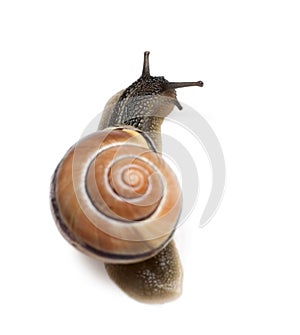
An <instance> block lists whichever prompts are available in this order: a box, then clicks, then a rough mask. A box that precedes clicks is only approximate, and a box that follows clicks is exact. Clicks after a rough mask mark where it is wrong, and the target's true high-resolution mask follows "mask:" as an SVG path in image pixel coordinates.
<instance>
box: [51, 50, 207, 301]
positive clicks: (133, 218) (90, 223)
mask: <svg viewBox="0 0 300 335" xmlns="http://www.w3.org/2000/svg"><path fill="white" fill-rule="evenodd" d="M187 86H200V87H201V86H203V83H202V82H201V81H198V82H179V83H175V82H169V81H167V80H166V79H165V78H164V77H153V76H151V75H150V69H149V52H148V51H146V52H145V53H144V64H143V71H142V75H141V77H140V78H139V79H138V80H137V81H135V82H134V83H133V84H132V85H130V86H129V87H128V88H127V89H125V90H123V91H120V92H119V93H117V94H115V95H114V96H113V97H112V98H111V99H110V100H109V101H108V102H107V104H106V105H105V107H104V111H103V113H102V117H101V120H100V123H99V127H98V130H97V131H96V132H94V133H92V134H90V135H88V136H86V137H84V138H82V139H80V140H79V141H78V142H77V143H76V144H75V145H73V146H72V147H71V148H70V149H69V150H68V151H67V153H66V154H65V156H64V157H63V158H62V160H61V162H60V163H59V164H58V166H57V168H56V170H55V172H54V175H53V177H52V181H51V209H52V214H53V217H54V219H55V221H56V224H57V227H58V229H59V231H60V232H61V233H62V235H63V236H64V237H65V238H66V240H67V241H68V242H70V243H71V244H72V245H73V246H74V247H76V248H77V249H79V250H80V251H82V252H84V253H85V254H87V255H90V256H93V257H96V258H98V259H100V260H101V261H103V262H104V264H105V269H106V271H107V273H108V275H109V277H110V278H111V279H112V280H113V281H114V282H115V283H116V284H117V285H118V286H119V287H120V288H121V289H122V290H123V291H125V293H127V294H128V295H129V296H131V297H133V298H135V299H137V300H139V301H142V302H148V303H162V302H167V301H170V300H173V299H175V298H177V297H178V296H179V295H180V294H181V287H182V267H181V263H180V259H179V255H178V252H177V249H176V247H175V243H174V242H173V240H172V238H173V235H174V231H175V229H176V225H177V223H178V220H179V217H180V212H181V206H182V194H181V189H180V185H179V182H178V179H177V176H176V174H175V173H174V172H173V171H172V169H171V168H170V167H169V165H168V164H167V163H166V161H165V160H164V159H163V157H162V154H161V148H162V143H161V133H160V128H161V124H162V122H163V120H164V118H165V117H166V116H167V115H168V114H169V113H171V111H172V109H173V108H174V106H177V107H178V108H179V109H181V108H182V107H181V105H180V103H179V101H178V100H177V99H176V91H175V89H176V88H180V87H187Z"/></svg>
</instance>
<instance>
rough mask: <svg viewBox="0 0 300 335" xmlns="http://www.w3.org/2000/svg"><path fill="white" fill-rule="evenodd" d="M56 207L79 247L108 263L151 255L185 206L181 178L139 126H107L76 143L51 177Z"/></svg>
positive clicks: (64, 227)
mask: <svg viewBox="0 0 300 335" xmlns="http://www.w3.org/2000/svg"><path fill="white" fill-rule="evenodd" d="M51 199H52V210H53V214H54V217H55V219H56V222H57V224H58V227H59V229H60V230H61V232H62V234H63V235H64V236H65V237H66V238H67V239H68V240H69V241H70V242H71V243H72V244H73V245H74V246H75V247H77V248H78V249H80V250H81V251H84V252H85V253H88V254H91V255H93V256H96V257H99V258H101V259H102V260H104V261H105V262H109V263H131V262H138V261H140V260H143V259H147V258H149V257H152V256H153V255H155V254H156V253H158V252H159V251H160V250H161V249H162V248H163V247H164V246H165V245H166V244H167V243H168V242H169V240H170V238H171V236H172V234H173V232H174V229H175V227H176V223H177V220H178V217H179V215H180V210H181V200H182V199H181V191H180V186H179V184H178V181H177V178H176V176H175V174H174V172H173V171H172V170H171V168H170V167H169V166H168V165H167V164H166V162H165V161H164V160H163V158H162V156H161V155H160V154H158V153H156V152H154V151H153V147H151V140H149V139H148V138H147V137H145V136H144V135H142V134H141V133H140V132H137V131H134V130H131V129H125V128H107V129H105V130H102V131H98V132H96V133H93V134H91V135H89V136H87V137H85V138H83V139H82V140H80V141H79V142H78V143H77V144H76V145H74V146H73V147H72V148H71V149H70V150H69V151H68V152H67V154H66V155H65V157H64V158H63V159H62V161H61V162H60V164H59V166H58V167H57V169H56V171H55V173H54V176H53V181H52V192H51Z"/></svg>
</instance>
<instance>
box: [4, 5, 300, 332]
mask: <svg viewBox="0 0 300 335" xmlns="http://www.w3.org/2000/svg"><path fill="white" fill-rule="evenodd" d="M299 31H300V21H299V9H298V2H297V1H292V0H285V1H274V0H273V1H267V0H259V1H258V0H252V1H234V0H228V1H218V0H211V1H190V0H185V1H176V0H173V1H156V0H152V1H147V2H144V1H131V0H127V1H109V2H108V1H107V2H104V1H103V2H100V1H63V0H60V1H55V0H52V1H32V0H31V1H1V4H0V48H1V50H0V111H1V114H0V115H1V131H0V135H1V156H2V158H1V192H0V194H1V242H0V248H1V253H0V255H1V277H0V278H1V287H0V291H1V292H0V308H1V313H0V315H1V321H0V332H1V334H74V335H75V334H89V335H92V334H107V333H109V334H118V333H121V332H122V333H123V334H132V335H133V334H144V335H147V334H164V333H175V332H176V333H177V332H178V333H181V334H184V333H185V334H187V333H188V334H205V335H208V334H230V335H232V334H299V332H300V318H299V316H300V288H299V286H300V271H299V268H300V241H299V240H300V228H299V224H300V220H299V219H300V215H299V189H300V179H299V170H300V164H299V142H300V135H299V126H300V123H299V120H300V119H299V115H300V108H299V107H300V102H299V100H300V99H299V92H300V84H299V81H300V66H299V62H300V52H299ZM145 50H150V51H151V56H150V57H151V58H150V61H151V72H152V74H154V75H164V76H165V77H166V78H167V79H169V80H170V81H175V80H178V81H180V80H182V81H183V80H184V81H185V80H203V81H204V82H205V87H204V88H202V89H199V88H197V87H195V88H189V89H187V88H186V89H182V90H180V91H179V90H178V97H179V99H180V100H181V101H183V102H185V103H187V104H189V105H190V106H193V107H194V108H195V109H196V110H198V111H199V112H200V113H201V114H202V115H203V117H205V118H206V120H207V121H208V122H209V123H210V125H211V126H212V128H213V129H214V131H215V133H216V134H217V136H218V138H219V140H220V142H221V144H222V147H223V150H224V155H225V159H226V167H227V179H226V192H225V195H224V198H223V202H222V205H221V207H220V209H219V211H218V213H217V214H216V216H215V217H214V218H213V220H212V221H211V222H210V223H209V224H208V225H207V226H206V227H204V228H202V229H200V228H199V227H198V220H199V218H200V215H201V213H199V208H202V207H203V206H204V204H205V200H203V199H204V198H205V197H207V196H208V193H207V194H205V195H204V196H203V199H202V198H201V197H200V200H201V199H202V200H203V202H202V200H201V201H200V204H199V207H198V211H197V210H196V212H195V213H194V214H193V215H192V216H191V218H190V221H189V222H188V223H187V224H186V225H185V226H184V227H183V228H182V229H179V230H178V231H177V233H176V240H177V244H178V246H179V249H180V254H181V257H182V261H183V266H184V271H185V272H184V288H183V294H182V296H181V298H180V299H178V300H177V301H175V302H172V303H169V304H164V305H154V306H153V305H144V304H140V303H137V302H136V301H134V300H132V299H130V298H128V297H127V296H126V295H125V294H123V293H122V292H121V291H120V290H119V289H118V288H117V287H116V286H115V285H114V284H113V283H112V282H111V281H110V280H109V279H108V278H107V275H106V273H105V271H104V269H103V266H102V265H101V264H99V263H98V262H96V261H93V260H90V259H88V258H87V257H85V256H84V255H81V254H79V252H77V251H76V250H74V249H73V248H72V247H71V246H69V245H68V244H67V243H66V242H65V241H64V239H63V238H62V237H61V236H60V234H59V233H58V231H57V229H56V227H55V224H54V222H53V219H52V216H51V213H50V209H49V199H48V198H49V183H50V178H51V175H52V173H53V170H54V169H55V167H56V165H57V163H58V162H59V160H60V158H61V157H62V156H63V154H64V153H65V151H66V150H67V149H68V148H69V146H70V145H72V144H73V143H74V142H76V140H77V139H78V138H79V136H80V134H81V132H82V131H83V129H84V128H85V126H86V125H87V124H88V123H89V122H90V120H91V119H93V118H94V117H95V116H96V115H97V114H98V113H99V112H100V111H101V109H102V107H103V105H104V104H105V102H106V101H107V99H108V98H109V97H110V96H111V95H112V94H114V93H115V92H117V91H119V90H120V89H122V88H124V87H127V86H128V85H129V84H130V83H131V82H133V81H134V80H136V79H137V78H138V77H139V75H140V73H141V66H142V55H143V51H145ZM203 157H204V159H205V156H203ZM203 164H204V165H205V164H208V163H207V162H203Z"/></svg>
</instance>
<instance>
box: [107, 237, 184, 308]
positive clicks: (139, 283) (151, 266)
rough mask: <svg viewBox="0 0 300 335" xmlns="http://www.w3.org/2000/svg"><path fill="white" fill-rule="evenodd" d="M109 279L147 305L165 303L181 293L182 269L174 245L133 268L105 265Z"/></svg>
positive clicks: (169, 245)
mask: <svg viewBox="0 0 300 335" xmlns="http://www.w3.org/2000/svg"><path fill="white" fill-rule="evenodd" d="M105 269H106V271H107V273H108V274H109V277H110V278H111V279H112V280H113V281H114V282H115V283H116V284H117V285H118V286H119V287H120V288H121V289H122V290H123V291H124V292H126V293H127V294H128V295H129V296H130V297H132V298H134V299H136V300H138V301H140V302H146V303H152V304H157V303H165V302H168V301H171V300H174V299H176V298H177V297H178V296H179V295H180V294H181V290H182V267H181V263H180V259H179V255H178V252H177V249H176V246H175V243H174V241H171V242H170V243H169V244H168V245H167V246H166V247H165V248H164V249H163V250H162V251H161V252H160V253H159V254H157V255H156V256H154V257H152V258H150V259H148V260H146V261H143V262H140V263H133V264H105Z"/></svg>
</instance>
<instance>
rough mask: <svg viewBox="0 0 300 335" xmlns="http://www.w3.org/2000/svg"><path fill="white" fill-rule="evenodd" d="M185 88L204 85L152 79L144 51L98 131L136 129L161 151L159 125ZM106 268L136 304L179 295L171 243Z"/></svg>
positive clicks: (176, 263)
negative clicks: (137, 71)
mask: <svg viewBox="0 0 300 335" xmlns="http://www.w3.org/2000/svg"><path fill="white" fill-rule="evenodd" d="M186 86H203V83H202V82H201V81H199V82H184V83H170V82H168V81H167V80H166V79H165V78H164V77H152V76H151V75H150V71H149V52H147V51H146V52H145V54H144V67H143V73H142V76H141V77H140V78H139V79H138V80H137V81H135V82H134V83H133V84H131V85H130V86H129V87H128V88H127V89H125V90H123V91H121V92H119V93H117V94H116V95H114V96H113V97H112V98H111V99H110V100H109V101H108V102H107V104H106V106H105V108H104V111H103V114H102V118H101V120H100V124H99V128H98V129H99V130H102V129H105V128H107V127H118V126H121V127H130V128H134V129H137V130H139V131H141V132H143V133H145V134H146V135H148V136H149V137H150V139H151V140H152V142H153V143H152V144H153V149H154V150H155V151H157V152H161V149H162V144H161V124H162V122H163V120H164V118H165V117H166V116H167V115H168V114H169V113H171V111H172V109H173V108H174V106H177V107H178V108H179V109H181V108H182V107H181V105H180V103H179V102H178V100H177V99H176V91H175V89H176V88H179V87H186ZM105 268H106V270H107V272H108V274H109V276H110V278H111V279H112V280H113V281H114V282H115V283H116V284H117V285H118V286H119V287H120V288H121V289H122V290H123V291H124V292H125V293H127V294H128V295H129V296H131V297H133V298H135V299H137V300H139V301H142V302H147V303H163V302H167V301H170V300H173V299H175V298H177V297H178V296H179V295H180V294H181V287H182V267H181V263H180V259H179V255H178V252H177V249H176V246H175V243H174V242H173V241H171V242H170V243H169V244H168V245H167V246H166V247H165V248H164V249H163V250H162V251H160V252H159V253H158V254H157V255H156V256H154V257H152V258H150V259H148V260H146V261H143V262H139V263H135V264H122V265H121V264H120V265H119V264H106V265H105Z"/></svg>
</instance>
